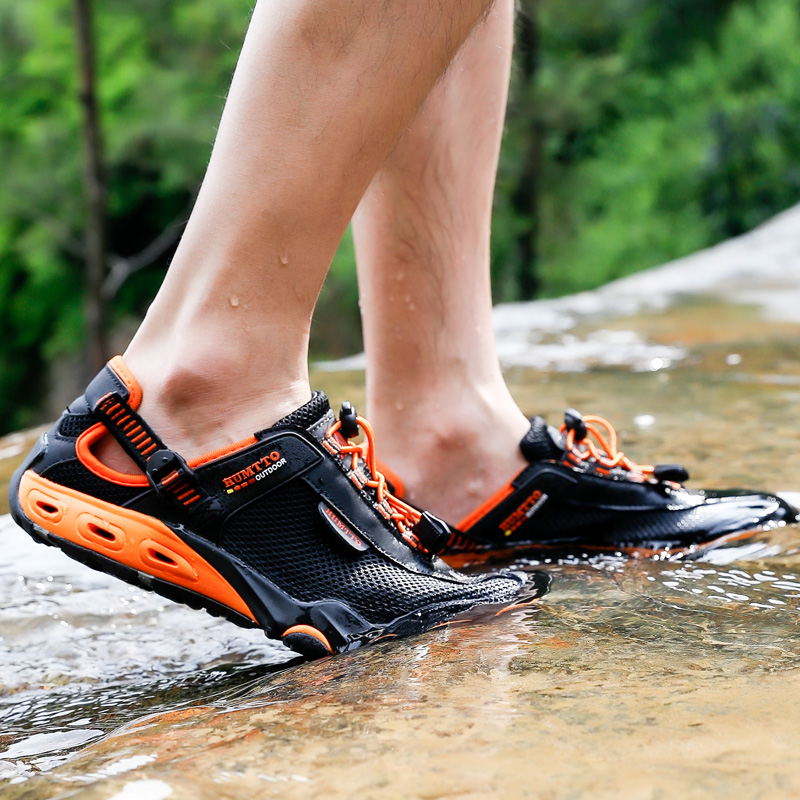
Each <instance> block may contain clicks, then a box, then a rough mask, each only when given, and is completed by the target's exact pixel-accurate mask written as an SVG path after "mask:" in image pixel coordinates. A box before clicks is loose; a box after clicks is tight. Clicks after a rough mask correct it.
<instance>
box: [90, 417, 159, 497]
mask: <svg viewBox="0 0 800 800" xmlns="http://www.w3.org/2000/svg"><path fill="white" fill-rule="evenodd" d="M110 435H111V434H110V433H109V432H108V430H107V428H106V426H105V425H104V424H103V423H102V422H98V423H96V424H95V425H92V427H91V428H87V429H86V430H85V431H84V432H83V433H82V434H81V435H80V436H79V437H78V439H77V441H76V442H75V454H76V455H77V456H78V461H80V462H81V464H83V466H84V467H86V469H88V470H89V472H91V473H92V474H94V475H97V477H98V478H102V479H103V480H104V481H109V482H110V483H115V484H117V486H142V487H145V486H149V485H150V483H149V481H148V480H147V476H146V475H145V474H144V473H139V474H135V473H130V472H118V471H117V470H115V469H112V468H111V467H109V466H107V465H106V464H104V463H103V462H102V461H101V460H100V459H99V458H98V457H97V456H96V455H95V454H94V453H93V452H92V447H93V446H94V445H96V444H97V443H98V442H99V441H100V440H101V439H102V438H103V437H105V436H110Z"/></svg>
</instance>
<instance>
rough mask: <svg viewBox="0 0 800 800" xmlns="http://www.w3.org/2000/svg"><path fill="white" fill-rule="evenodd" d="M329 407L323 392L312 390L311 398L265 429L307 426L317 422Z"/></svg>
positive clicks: (273, 429)
mask: <svg viewBox="0 0 800 800" xmlns="http://www.w3.org/2000/svg"><path fill="white" fill-rule="evenodd" d="M329 409H330V405H329V404H328V398H327V396H326V395H325V393H324V392H314V394H313V396H312V398H311V400H309V401H308V402H307V403H306V404H305V405H304V406H300V408H298V409H296V410H295V411H292V413H291V414H289V415H287V416H285V417H284V418H283V419H279V420H278V421H277V422H276V423H275V424H274V425H272V426H271V427H270V428H268V429H267V430H269V431H275V430H280V429H281V428H288V427H290V426H292V425H297V426H299V427H301V428H308V427H310V426H311V425H313V424H314V423H315V422H317V421H318V420H319V419H320V418H321V417H322V416H323V415H324V414H325V413H327V411H328V410H329Z"/></svg>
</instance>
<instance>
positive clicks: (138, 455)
mask: <svg viewBox="0 0 800 800" xmlns="http://www.w3.org/2000/svg"><path fill="white" fill-rule="evenodd" d="M92 411H94V413H95V416H97V417H98V418H99V419H100V420H101V421H102V422H103V423H104V424H105V426H106V428H108V432H109V433H110V434H111V435H112V436H113V437H114V438H115V439H116V440H117V441H118V442H119V443H120V445H121V446H122V449H123V450H124V451H125V452H126V453H127V454H128V455H129V456H130V457H131V458H132V459H133V460H134V461H135V462H136V466H138V467H139V469H141V470H142V472H145V471H146V470H147V462H148V460H149V458H150V456H151V455H153V453H155V452H156V451H157V450H165V449H166V448H165V447H164V443H163V442H162V441H161V439H159V438H158V436H157V435H156V433H155V432H154V431H153V429H152V428H151V427H150V426H149V425H148V424H147V423H146V422H145V421H144V420H143V419H142V417H140V416H139V414H137V413H136V412H135V411H134V410H133V409H132V408H131V407H130V406H129V405H128V401H127V400H126V399H125V398H124V397H122V396H121V395H120V394H118V393H117V392H109V393H108V394H106V395H104V396H103V397H101V398H100V399H99V400H98V401H97V403H96V404H95V405H94V408H93V409H92Z"/></svg>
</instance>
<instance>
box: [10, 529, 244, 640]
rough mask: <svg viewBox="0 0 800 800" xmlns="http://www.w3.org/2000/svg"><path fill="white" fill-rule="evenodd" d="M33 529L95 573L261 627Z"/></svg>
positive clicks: (174, 586) (211, 602)
mask: <svg viewBox="0 0 800 800" xmlns="http://www.w3.org/2000/svg"><path fill="white" fill-rule="evenodd" d="M30 525H31V530H26V533H28V534H29V535H30V537H31V538H32V539H33V540H34V541H35V542H37V543H38V544H44V545H48V546H50V547H57V548H59V550H61V551H63V552H64V553H65V555H67V556H69V557H70V558H72V559H73V560H75V561H78V562H80V563H81V564H83V565H85V566H87V567H89V568H90V569H95V570H97V571H98V572H105V573H106V574H108V575H111V576H112V577H114V578H118V579H120V580H123V581H125V583H129V584H131V585H132V586H136V587H137V588H139V589H144V590H145V591H149V592H154V593H155V594H157V595H159V596H160V597H163V598H164V599H165V600H172V601H173V602H175V603H181V604H182V605H185V606H188V607H189V608H192V609H194V610H196V611H197V610H200V609H203V610H205V611H207V612H208V613H209V614H211V615H212V616H214V617H220V618H222V619H226V620H228V621H229V622H232V623H234V624H235V625H238V626H239V627H241V628H257V627H259V626H258V625H257V624H256V623H255V622H254V621H253V620H251V619H249V618H248V617H246V616H244V614H240V613H239V612H238V611H234V610H233V609H232V608H228V606H225V605H223V604H222V603H218V602H216V601H215V600H212V599H211V598H210V597H206V596H205V595H203V594H200V593H198V592H193V591H192V590H191V589H186V588H184V587H182V586H178V585H177V584H174V583H168V582H167V581H164V580H161V579H160V578H156V577H154V576H152V575H148V574H147V573H146V572H141V571H140V570H136V569H134V568H133V567H129V566H127V565H125V564H120V563H119V561H115V560H114V559H113V558H108V557H107V556H104V555H101V554H100V553H96V552H94V551H93V550H89V549H88V548H85V547H81V546H80V545H77V544H75V543H73V542H70V541H69V540H68V539H62V538H61V537H60V536H56V534H54V533H51V532H50V531H47V530H45V529H44V528H42V527H40V526H39V525H37V524H36V523H35V522H31V523H30Z"/></svg>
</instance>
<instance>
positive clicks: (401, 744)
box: [0, 308, 800, 800]
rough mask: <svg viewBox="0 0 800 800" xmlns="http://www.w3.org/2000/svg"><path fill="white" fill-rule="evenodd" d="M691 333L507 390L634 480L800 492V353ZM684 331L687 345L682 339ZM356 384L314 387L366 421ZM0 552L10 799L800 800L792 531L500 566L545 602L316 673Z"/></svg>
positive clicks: (773, 332) (226, 628)
mask: <svg viewBox="0 0 800 800" xmlns="http://www.w3.org/2000/svg"><path fill="white" fill-rule="evenodd" d="M706 312H707V313H708V310H706ZM725 313H726V314H727V313H728V311H725ZM701 318H702V314H699V312H697V310H696V309H695V308H690V309H688V310H687V309H674V310H673V311H672V312H670V313H669V315H667V316H665V317H663V318H658V317H656V318H654V319H651V318H648V320H647V323H646V325H645V323H644V322H642V327H641V330H642V331H644V333H643V336H645V337H648V338H652V339H654V340H655V341H662V342H664V343H666V344H670V343H674V344H675V346H679V347H682V348H685V349H687V353H688V354H687V357H686V358H685V359H684V361H683V362H682V364H681V366H680V367H676V368H674V369H671V370H668V371H666V372H664V371H660V370H659V371H655V372H652V373H631V372H628V371H625V370H602V371H598V372H593V373H592V374H591V376H589V377H588V378H587V376H586V375H576V374H564V375H547V374H544V373H536V372H528V371H518V372H514V373H512V374H511V375H510V380H511V385H512V388H513V390H514V392H515V394H516V395H517V397H518V398H519V399H520V401H521V403H522V405H523V407H524V408H526V409H527V410H529V411H531V412H534V411H537V412H543V413H545V414H547V415H548V416H549V417H550V418H551V419H553V420H554V421H555V420H556V419H557V417H558V414H559V413H560V410H561V409H563V408H564V407H565V406H568V405H573V406H577V407H582V408H583V409H585V410H586V411H588V412H593V413H601V414H604V415H605V416H608V417H610V418H611V419H612V420H614V421H615V422H617V423H618V427H620V428H621V429H623V433H622V435H623V441H624V442H625V447H626V450H627V451H630V454H631V456H632V457H633V458H634V459H636V460H649V458H650V457H651V456H653V455H658V456H659V457H660V458H661V460H665V461H666V460H683V461H685V462H686V463H687V464H688V466H689V467H690V468H691V471H692V472H693V477H694V478H695V481H694V483H695V485H702V484H706V485H713V486H720V485H726V484H727V485H745V486H747V485H749V486H754V485H755V486H756V487H758V486H761V485H763V484H766V485H767V486H769V487H771V488H775V489H791V488H798V487H797V483H796V476H797V475H798V474H800V452H796V450H797V449H796V448H794V447H793V446H792V444H791V443H792V442H793V441H794V440H796V437H797V416H796V413H795V408H796V405H797V401H798V399H800V395H798V394H797V392H796V389H793V388H791V387H790V386H789V385H788V383H787V380H786V377H792V376H794V377H798V378H800V370H799V369H798V367H797V365H793V364H791V363H790V362H789V361H788V358H789V356H788V353H789V350H788V349H787V348H788V345H787V344H786V342H788V336H789V333H788V332H787V331H785V330H784V329H783V328H778V327H776V328H774V329H770V330H769V331H768V333H769V335H768V336H767V335H766V334H764V333H763V330H762V333H761V334H759V336H760V338H759V340H758V341H756V342H749V343H748V342H742V341H738V340H735V341H734V340H732V339H731V340H724V341H721V340H720V339H719V338H717V339H714V338H713V337H706V336H705V334H704V332H705V331H706V330H707V328H711V327H712V326H713V319H712V320H710V321H707V320H705V318H703V322H702V324H701V323H700V321H699V320H700V319H701ZM692 319H695V320H696V324H695V326H694V328H692V330H693V331H694V334H693V335H694V343H692V341H689V340H687V338H686V337H684V338H671V334H669V331H671V330H674V329H677V328H681V330H685V329H686V328H687V327H690V326H689V325H688V321H689V320H692ZM725 319H727V317H725ZM723 322H724V320H723ZM647 326H649V327H647ZM681 326H682V327H681ZM704 326H707V327H704ZM722 328H723V329H726V330H729V334H728V336H729V339H730V337H731V336H734V335H739V334H738V329H736V327H735V326H734V325H733V324H731V325H730V326H729V329H728V328H725V325H722ZM762 334H763V335H762ZM723 338H724V337H723ZM731 354H734V355H736V356H737V357H736V358H729V357H728V356H730V355H731ZM776 375H778V376H780V375H782V376H784V378H783V379H781V380H772V379H771V378H770V377H769V376H776ZM352 381H353V377H352V376H340V375H335V374H329V375H326V376H325V379H324V381H323V382H322V383H323V388H326V389H328V390H329V391H330V393H331V394H332V395H333V399H334V400H338V399H341V398H342V397H343V396H344V395H350V396H353V395H354V394H355V399H356V400H357V401H358V400H359V399H361V398H359V396H358V395H359V393H360V391H361V389H360V387H359V386H357V385H356V386H355V387H354V386H353V385H352ZM14 446H17V445H16V444H15V445H14ZM1 450H2V443H0V451H1ZM3 468H4V469H6V470H7V469H8V465H3ZM0 475H2V473H1V472H0ZM790 499H793V500H795V501H796V500H797V496H793V497H792V498H790ZM0 540H2V542H3V552H4V555H5V558H4V559H3V564H2V566H0V598H1V599H0V608H2V616H1V617H0V637H1V638H2V641H1V642H0V644H2V650H0V686H2V696H1V697H0V787H2V791H3V797H4V798H5V797H8V798H10V799H11V800H15V798H26V800H29V799H33V798H50V797H72V796H75V793H76V792H77V793H79V795H80V797H81V798H83V797H87V798H90V800H91V799H92V798H104V799H106V798H116V800H129V799H130V798H144V800H158V799H159V798H162V797H187V798H193V799H194V798H200V800H203V799H204V798H209V800H211V798H214V800H217V798H228V797H229V798H241V797H256V796H258V797H271V796H276V797H278V796H280V797H285V796H287V795H288V796H291V797H319V796H322V795H325V796H326V797H327V798H338V797H343V798H344V797H347V798H352V797H353V796H354V795H359V796H361V797H364V798H384V797H426V798H428V797H430V798H444V797H453V798H455V797H458V798H462V797H469V798H490V797H498V796H500V795H503V796H508V797H537V798H547V800H551V799H552V800H561V798H563V799H564V800H567V799H568V798H593V800H594V798H606V797H608V798H612V797H613V798H618V797H620V796H622V797H635V798H639V797H641V798H662V797H663V798H670V797H674V796H676V795H678V794H680V795H681V796H683V797H709V796H719V795H721V794H723V793H724V792H727V793H729V794H730V795H731V796H734V797H748V798H749V797H759V798H770V797H775V798H784V797H787V796H792V795H796V794H798V793H800V767H798V766H797V765H796V764H797V760H796V752H797V745H798V743H800V715H798V712H797V711H796V710H795V709H796V706H797V702H796V699H797V696H798V693H800V671H798V669H797V668H798V666H799V665H800V637H798V635H797V633H798V625H799V624H800V614H799V613H798V612H799V611H800V532H798V530H797V529H796V528H795V527H792V526H789V527H783V528H779V529H777V530H774V531H770V532H767V533H763V534H759V535H758V536H754V537H752V538H750V539H746V540H742V541H737V542H733V543H730V544H728V545H727V546H725V547H722V548H720V549H717V550H713V551H711V552H709V553H706V554H694V555H693V556H690V557H682V558H677V559H675V558H640V559H629V558H625V557H622V556H613V555H610V556H594V557H584V556H583V555H582V554H580V553H578V554H575V555H573V556H572V557H564V558H560V559H556V558H552V557H551V558H548V559H541V558H540V559H536V558H534V557H532V555H531V554H530V553H528V554H518V555H516V556H515V557H514V558H509V559H506V563H511V564H512V565H513V566H514V567H516V568H520V569H541V568H542V566H543V565H544V566H545V567H546V568H547V569H549V570H550V571H551V572H552V574H553V576H554V585H553V591H552V593H551V594H550V595H549V596H548V597H547V598H546V599H545V600H544V601H543V602H541V603H540V604H537V605H535V606H532V607H530V608H527V609H523V610H516V611H513V612H511V613H508V614H506V615H502V616H500V617H498V618H496V619H494V620H492V621H490V622H480V623H477V624H476V623H465V624H460V625H457V626H455V627H452V628H444V629H440V630H436V631H433V632H430V633H428V634H426V635H423V636H419V637H414V638H412V639H409V640H405V641H401V642H397V643H394V644H382V645H379V646H376V647H372V648H365V649H363V650H361V651H356V652H354V653H351V654H347V655H344V656H338V657H335V658H331V659H323V660H322V661H319V662H314V663H303V662H301V661H299V660H298V659H296V658H295V657H294V656H293V654H292V653H290V652H289V651H288V650H286V649H285V648H283V647H282V646H281V645H280V644H276V643H274V642H270V641H268V640H267V639H265V638H264V637H263V635H262V634H261V633H260V632H258V631H250V630H242V629H239V628H236V627H234V626H232V625H230V624H229V623H227V622H224V621H221V620H218V619H214V618H212V617H209V616H207V615H205V614H203V613H198V612H194V611H191V610H189V609H186V608H184V607H181V606H177V605H173V604H171V603H169V602H168V601H166V600H163V599H161V598H159V597H156V596H155V595H151V594H147V593H144V592H142V591H141V590H139V589H136V588H134V587H130V586H128V585H126V584H122V583H118V582H116V581H114V580H113V579H112V578H108V577H106V576H104V575H101V574H99V573H95V572H92V571H90V570H88V569H86V568H84V567H82V566H81V565H79V564H76V563H75V562H72V561H70V560H69V559H68V558H66V557H65V556H64V555H63V554H62V553H60V552H58V551H56V550H55V549H52V548H45V547H42V546H40V545H36V544H34V543H33V542H31V541H30V540H29V539H28V538H27V537H26V536H24V535H23V534H21V533H19V532H18V531H17V530H16V529H15V528H14V526H13V524H12V523H11V522H10V520H9V519H8V518H7V517H6V518H2V519H0ZM492 566H495V565H494V564H493V565H492Z"/></svg>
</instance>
